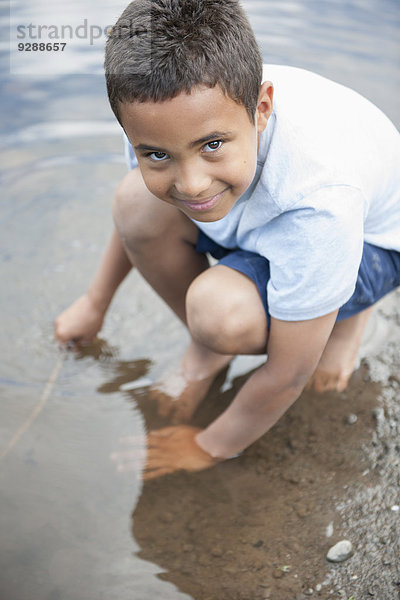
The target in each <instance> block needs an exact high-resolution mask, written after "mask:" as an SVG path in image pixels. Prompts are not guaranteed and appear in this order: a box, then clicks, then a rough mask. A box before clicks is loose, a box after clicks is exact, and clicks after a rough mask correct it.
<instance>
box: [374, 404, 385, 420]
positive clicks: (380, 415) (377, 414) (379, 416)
mask: <svg viewBox="0 0 400 600" xmlns="http://www.w3.org/2000/svg"><path fill="white" fill-rule="evenodd" d="M372 416H373V417H374V418H375V419H376V420H377V421H383V420H384V419H385V411H384V410H383V408H382V407H381V406H377V407H376V408H373V409H372Z"/></svg>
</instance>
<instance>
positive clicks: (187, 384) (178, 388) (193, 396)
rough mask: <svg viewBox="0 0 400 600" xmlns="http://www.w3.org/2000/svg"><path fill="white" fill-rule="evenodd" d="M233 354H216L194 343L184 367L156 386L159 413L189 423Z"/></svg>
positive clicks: (187, 353)
mask: <svg viewBox="0 0 400 600" xmlns="http://www.w3.org/2000/svg"><path fill="white" fill-rule="evenodd" d="M231 360H232V356H228V355H221V354H215V353H213V352H211V351H209V350H207V349H205V348H202V347H201V346H199V345H198V344H196V343H195V342H192V343H191V344H190V346H189V348H188V350H187V352H186V354H185V356H184V358H183V360H182V364H181V366H179V367H178V368H177V369H175V370H173V371H171V372H170V373H169V374H167V375H166V376H165V377H164V378H163V380H162V381H161V382H159V383H158V384H155V385H154V386H153V388H152V394H151V395H152V397H153V398H155V399H156V400H157V405H158V414H159V415H160V416H162V417H170V420H171V423H174V424H178V423H187V422H188V421H189V420H190V419H191V417H192V416H193V414H194V413H195V411H196V409H197V407H198V406H199V405H200V404H201V402H202V401H203V400H204V398H205V397H206V395H207V392H208V391H209V389H210V387H211V385H212V383H213V381H214V380H215V378H216V377H217V375H218V374H219V373H220V372H221V371H222V369H224V368H225V367H226V366H227V365H228V364H229V363H230V361H231Z"/></svg>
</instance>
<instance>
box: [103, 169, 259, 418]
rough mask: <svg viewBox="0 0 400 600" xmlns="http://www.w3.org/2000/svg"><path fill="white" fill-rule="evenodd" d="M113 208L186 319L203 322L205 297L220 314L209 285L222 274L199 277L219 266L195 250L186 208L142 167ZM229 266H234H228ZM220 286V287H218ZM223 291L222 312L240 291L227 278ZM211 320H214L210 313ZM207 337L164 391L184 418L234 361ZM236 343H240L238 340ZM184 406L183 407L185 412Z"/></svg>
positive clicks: (166, 406) (126, 241)
mask: <svg viewBox="0 0 400 600" xmlns="http://www.w3.org/2000/svg"><path fill="white" fill-rule="evenodd" d="M113 213H114V220H115V225H116V228H117V231H118V234H119V236H120V239H121V241H122V244H123V246H124V248H125V251H126V253H127V255H128V257H129V259H130V260H131V262H132V264H133V265H134V266H135V267H137V268H138V270H139V271H140V272H141V274H142V275H143V277H144V278H145V279H146V280H147V281H148V283H149V284H150V285H151V286H152V287H153V289H154V290H155V291H156V292H157V293H158V295H159V296H161V297H162V298H163V299H164V300H165V302H166V303H167V304H168V305H169V306H170V307H171V308H172V310H173V311H174V312H175V313H176V314H177V316H178V317H179V318H180V319H181V320H182V321H183V322H184V323H185V324H188V317H187V310H188V311H189V312H190V314H191V319H192V321H193V322H194V327H195V328H196V324H197V325H198V317H196V314H195V311H194V303H196V305H198V303H199V301H200V302H202V314H203V315H206V316H207V315H210V316H211V314H215V310H214V309H215V308H216V303H217V302H218V299H217V298H218V296H217V295H216V294H211V296H210V295H208V292H207V291H206V289H208V288H209V286H214V288H216V287H218V289H219V288H220V286H221V284H222V280H218V278H215V277H212V279H211V281H210V283H209V284H207V283H206V282H205V281H204V280H203V279H202V277H200V278H199V275H201V274H204V275H206V274H207V275H208V273H211V272H212V271H213V269H210V270H209V269H208V261H207V258H206V257H205V256H204V255H203V254H200V253H198V252H196V250H195V246H196V243H197V237H198V229H197V227H196V226H195V225H194V224H193V223H192V222H191V221H190V219H188V218H187V217H186V216H185V215H184V214H183V213H181V212H180V211H178V210H177V209H175V208H174V207H172V206H169V205H168V204H165V203H163V202H162V201H160V200H159V199H158V198H156V197H154V196H153V195H152V194H151V193H150V192H149V191H148V190H147V188H146V186H145V185H144V183H143V179H142V177H141V175H140V172H139V170H138V169H135V170H134V171H131V172H130V173H129V174H128V175H127V176H126V177H125V178H124V179H123V180H122V182H121V184H120V185H119V187H118V189H117V192H116V195H115V201H114V208H113ZM223 270H224V271H225V270H228V271H231V269H227V268H226V267H225V268H224V269H223ZM205 271H206V273H205ZM234 274H235V275H236V276H238V277H239V288H240V279H241V278H243V279H244V280H245V283H244V284H243V285H244V288H246V284H247V285H249V286H250V289H251V293H252V294H254V295H255V298H256V301H257V302H260V304H261V301H259V300H258V298H259V297H258V293H257V289H256V286H255V285H254V284H253V283H252V282H251V281H250V280H249V279H248V278H247V277H245V276H244V275H241V274H240V273H234ZM208 279H209V278H208V277H207V280H208ZM195 281H196V285H194V284H193V286H192V287H191V290H190V294H188V298H187V301H188V302H187V304H188V306H187V307H186V296H187V292H188V289H189V287H190V286H191V284H192V282H195ZM242 287H243V286H242ZM253 288H254V289H253ZM211 291H212V290H211ZM214 292H217V290H216V289H214ZM204 293H205V295H206V297H205V298H204V302H203V299H200V296H202V295H203V294H204ZM218 293H220V294H221V298H220V299H219V305H218V306H219V311H220V315H222V314H224V310H225V309H224V308H223V305H224V302H223V300H224V297H225V299H226V300H227V299H228V298H231V299H232V298H237V295H236V294H235V292H234V290H232V292H228V295H227V290H226V289H224V287H223V284H222V289H221V290H220V291H218ZM243 293H244V289H243V291H242V294H243ZM261 306H262V305H261ZM225 308H226V307H225ZM246 312H247V313H248V312H249V309H247V308H246ZM228 313H229V310H228V312H227V314H228ZM196 318H197V321H196ZM243 318H244V316H243ZM263 319H265V314H264V313H263ZM239 320H240V319H239ZM208 321H209V322H210V324H211V320H210V318H209V319H208ZM232 325H233V323H232ZM189 329H191V327H190V326H189ZM232 332H233V330H231V333H232ZM213 333H214V334H215V328H214V332H213ZM220 337H221V336H220ZM204 341H206V340H205V339H202V340H201V341H200V340H199V339H194V338H193V339H192V341H191V343H190V345H189V348H188V350H187V352H186V354H185V356H184V358H183V361H182V365H181V367H180V369H179V371H178V372H175V373H171V376H170V378H168V379H167V380H166V381H165V382H163V385H162V386H160V387H161V388H164V390H165V394H163V393H160V394H159V401H160V403H161V411H162V412H164V413H165V414H166V413H168V412H170V410H171V396H172V395H173V396H175V397H177V400H176V402H174V404H173V408H174V412H176V413H177V414H178V418H182V419H184V418H186V419H188V418H190V416H191V414H192V412H193V411H194V409H195V407H196V406H197V405H198V403H199V402H200V401H201V400H202V399H203V397H204V396H205V394H206V393H207V391H208V389H209V387H210V385H211V383H212V381H213V380H214V378H215V376H216V375H217V374H218V373H219V371H220V370H221V369H222V368H224V367H225V366H226V365H227V364H228V363H229V362H230V360H231V358H232V356H231V354H233V353H234V352H230V351H229V350H228V351H225V350H226V348H225V347H224V345H223V344H220V345H219V346H217V347H216V348H217V349H216V350H215V348H214V349H213V350H212V349H211V348H210V346H209V345H207V344H205V343H204ZM236 347H239V346H238V344H237V345H236ZM264 347H265V346H264ZM179 406H181V409H179ZM175 409H176V411H175ZM179 412H181V413H182V415H181V417H179Z"/></svg>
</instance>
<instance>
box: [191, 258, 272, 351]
mask: <svg viewBox="0 0 400 600" xmlns="http://www.w3.org/2000/svg"><path fill="white" fill-rule="evenodd" d="M224 268H225V267H224ZM218 269H220V268H219V267H214V268H212V269H208V270H207V271H205V272H204V273H203V274H202V275H200V276H199V277H197V278H196V279H195V280H194V281H193V283H192V284H191V286H190V287H189V289H188V292H187V295H186V315H187V322H188V327H189V330H190V332H191V334H192V336H193V338H194V339H195V340H196V341H198V342H200V343H202V344H203V345H205V346H207V347H209V348H210V349H212V350H213V351H214V352H219V353H221V354H241V353H243V354H245V353H248V352H250V353H252V352H254V353H257V352H260V351H263V348H265V344H266V340H265V335H264V333H262V334H261V333H260V332H262V331H263V327H262V326H261V327H260V318H259V317H260V314H259V313H258V312H257V311H252V310H251V306H249V304H248V298H247V297H246V293H247V292H246V291H245V292H244V293H243V292H242V290H241V288H240V286H239V287H238V288H237V289H235V290H232V289H231V288H229V287H228V289H227V288H226V287H225V285H224V281H223V278H221V277H219V275H220V273H219V271H218ZM264 319H265V317H264V315H262V320H263V321H264Z"/></svg>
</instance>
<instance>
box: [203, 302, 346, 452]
mask: <svg viewBox="0 0 400 600" xmlns="http://www.w3.org/2000/svg"><path fill="white" fill-rule="evenodd" d="M336 316H337V311H334V312H333V313H330V314H328V315H325V316H323V317H319V318H317V319H311V320H308V321H296V322H289V321H279V320H277V319H274V318H272V319H271V328H270V336H269V341H268V361H267V362H266V364H265V365H263V366H262V367H260V368H259V369H258V370H257V371H256V372H255V373H254V374H253V375H252V376H251V377H250V378H249V379H248V381H247V382H246V383H245V385H244V386H243V387H242V389H241V390H240V391H239V393H238V394H237V396H236V397H235V399H234V400H233V402H232V404H231V405H230V406H229V407H228V408H227V409H226V410H225V411H224V413H223V414H222V415H220V417H218V418H217V419H216V420H215V421H214V422H213V423H211V425H209V426H208V427H207V428H206V429H205V430H204V431H203V432H201V433H200V434H198V435H197V438H196V441H197V443H198V444H199V445H200V447H201V448H202V449H203V450H205V451H206V452H208V453H209V454H210V455H211V456H214V457H220V458H229V457H230V456H233V455H235V454H237V453H238V452H241V451H242V450H244V449H245V448H246V447H247V446H249V445H250V444H252V443H253V442H254V441H255V440H257V439H258V438H259V437H261V436H262V435H263V434H264V433H266V432H267V431H268V430H269V429H270V428H271V427H272V426H273V425H274V424H275V423H276V422H277V421H278V420H279V419H280V417H281V416H282V415H283V414H284V413H285V412H286V410H287V409H288V408H289V407H290V406H291V405H292V404H293V402H295V400H297V398H298V397H299V396H300V394H301V392H302V391H303V389H304V386H305V385H306V383H307V381H308V380H309V378H310V377H311V375H312V374H313V372H314V371H315V369H316V367H317V365H318V362H319V359H320V357H321V354H322V352H323V350H324V348H325V345H326V343H327V341H328V338H329V335H330V333H331V331H332V328H333V326H334V323H335V320H336Z"/></svg>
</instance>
